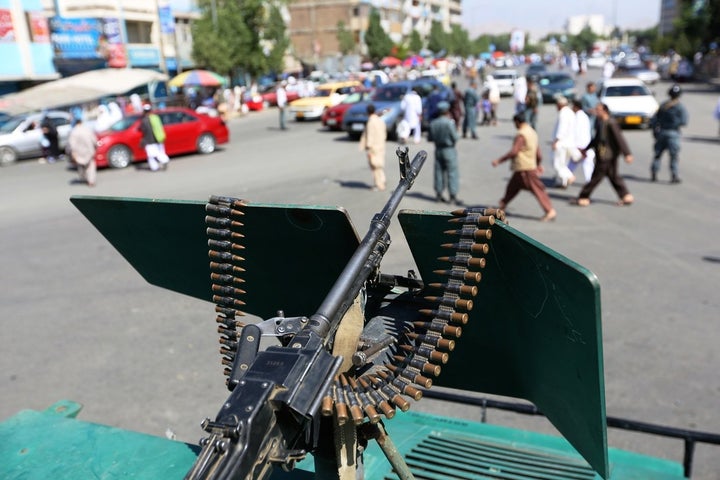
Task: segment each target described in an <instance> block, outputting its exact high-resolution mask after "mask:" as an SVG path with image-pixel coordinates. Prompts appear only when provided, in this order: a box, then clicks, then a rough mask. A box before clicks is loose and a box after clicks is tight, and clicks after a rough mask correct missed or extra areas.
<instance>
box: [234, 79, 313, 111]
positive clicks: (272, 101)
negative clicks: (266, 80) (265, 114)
mask: <svg viewBox="0 0 720 480" xmlns="http://www.w3.org/2000/svg"><path fill="white" fill-rule="evenodd" d="M277 88H278V86H277V84H275V85H266V86H264V87H261V88H260V90H259V91H258V93H256V94H255V95H250V94H249V93H247V94H246V96H245V104H246V105H247V107H248V110H250V111H251V112H257V111H260V110H262V109H263V108H268V107H275V106H277V93H276V92H277ZM285 95H287V103H290V102H292V101H293V100H297V99H298V98H300V94H299V93H298V92H297V90H294V89H292V88H285Z"/></svg>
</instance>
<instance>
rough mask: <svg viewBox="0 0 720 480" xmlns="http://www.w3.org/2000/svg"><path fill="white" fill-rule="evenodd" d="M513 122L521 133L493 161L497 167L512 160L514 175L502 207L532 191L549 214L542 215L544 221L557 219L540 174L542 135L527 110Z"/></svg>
mask: <svg viewBox="0 0 720 480" xmlns="http://www.w3.org/2000/svg"><path fill="white" fill-rule="evenodd" d="M513 123H514V124H515V128H516V129H517V131H518V133H517V135H516V136H515V140H514V141H513V145H512V148H511V149H510V151H509V152H507V153H506V154H505V155H503V156H502V157H500V158H498V159H497V160H493V162H492V166H493V167H497V166H498V165H500V164H501V163H502V162H504V161H506V160H512V163H511V164H510V169H511V170H512V171H513V175H512V177H510V181H509V182H508V184H507V188H506V190H505V196H504V197H503V198H502V199H501V200H500V205H499V208H500V209H501V210H505V208H506V207H507V205H508V203H510V201H511V200H512V199H513V198H515V196H517V194H518V193H520V190H528V191H529V192H530V193H532V194H533V195H534V196H535V198H536V199H537V201H538V203H540V206H541V207H542V209H543V211H544V212H545V215H544V216H543V217H542V218H540V221H541V222H549V221H551V220H555V217H557V212H556V211H555V209H554V208H553V206H552V203H551V202H550V197H549V196H548V194H547V192H546V191H545V185H544V184H543V183H542V180H540V176H539V174H541V173H542V172H543V167H542V165H541V164H540V162H542V153H541V151H540V148H539V142H538V135H537V133H536V132H535V130H533V128H532V127H531V126H530V124H529V123H528V122H527V120H526V118H525V115H524V114H523V113H517V114H515V116H514V117H513Z"/></svg>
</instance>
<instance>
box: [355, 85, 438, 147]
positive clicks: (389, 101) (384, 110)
mask: <svg viewBox="0 0 720 480" xmlns="http://www.w3.org/2000/svg"><path fill="white" fill-rule="evenodd" d="M435 86H438V87H439V88H447V87H445V85H443V84H442V83H441V82H439V81H438V80H437V79H435V78H432V77H420V78H418V79H416V80H405V81H402V82H392V83H387V84H385V85H381V86H379V87H377V88H376V89H375V91H374V92H373V94H372V95H371V97H370V99H369V100H366V101H363V102H358V103H356V104H355V105H353V106H352V107H350V108H349V109H348V110H347V111H346V112H345V115H344V116H343V123H342V129H343V130H345V131H346V132H347V133H348V136H349V137H350V138H352V139H354V140H357V139H359V138H360V135H362V132H363V131H364V130H365V123H367V119H368V114H367V104H368V103H373V104H374V105H375V113H377V114H378V115H379V116H380V118H382V119H383V120H384V121H385V125H386V126H387V133H388V138H390V139H394V138H397V125H398V123H399V122H400V120H402V109H401V108H400V104H401V102H402V98H403V96H405V94H406V93H407V92H408V90H410V89H413V90H415V91H416V92H418V94H419V95H420V97H421V98H422V101H423V108H424V106H425V104H426V103H427V97H428V95H430V93H431V92H432V91H433V90H434V89H435Z"/></svg>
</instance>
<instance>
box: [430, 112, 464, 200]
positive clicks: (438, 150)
mask: <svg viewBox="0 0 720 480" xmlns="http://www.w3.org/2000/svg"><path fill="white" fill-rule="evenodd" d="M437 107H438V111H439V116H438V117H437V118H436V119H435V120H433V121H432V122H430V130H429V132H428V139H429V140H430V141H431V142H433V143H434V144H435V182H434V183H435V200H436V201H438V202H446V203H447V202H452V203H454V204H455V205H462V203H463V202H462V200H460V199H458V197H457V194H458V190H459V189H460V172H459V169H458V156H457V150H456V149H455V145H456V144H457V141H458V132H457V129H456V128H455V123H454V122H453V121H452V119H451V118H450V115H449V113H448V112H449V111H450V104H449V103H448V102H440V103H439V104H438V106H437ZM445 190H447V191H448V192H449V194H450V199H449V200H448V199H446V198H445V197H444V196H443V192H444V191H445Z"/></svg>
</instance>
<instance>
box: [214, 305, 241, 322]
mask: <svg viewBox="0 0 720 480" xmlns="http://www.w3.org/2000/svg"><path fill="white" fill-rule="evenodd" d="M215 312H217V313H219V314H221V315H225V316H226V317H227V318H229V319H234V318H235V316H236V315H239V316H241V317H244V316H245V314H244V313H243V312H241V311H240V310H236V309H234V308H226V307H221V306H220V305H215Z"/></svg>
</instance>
